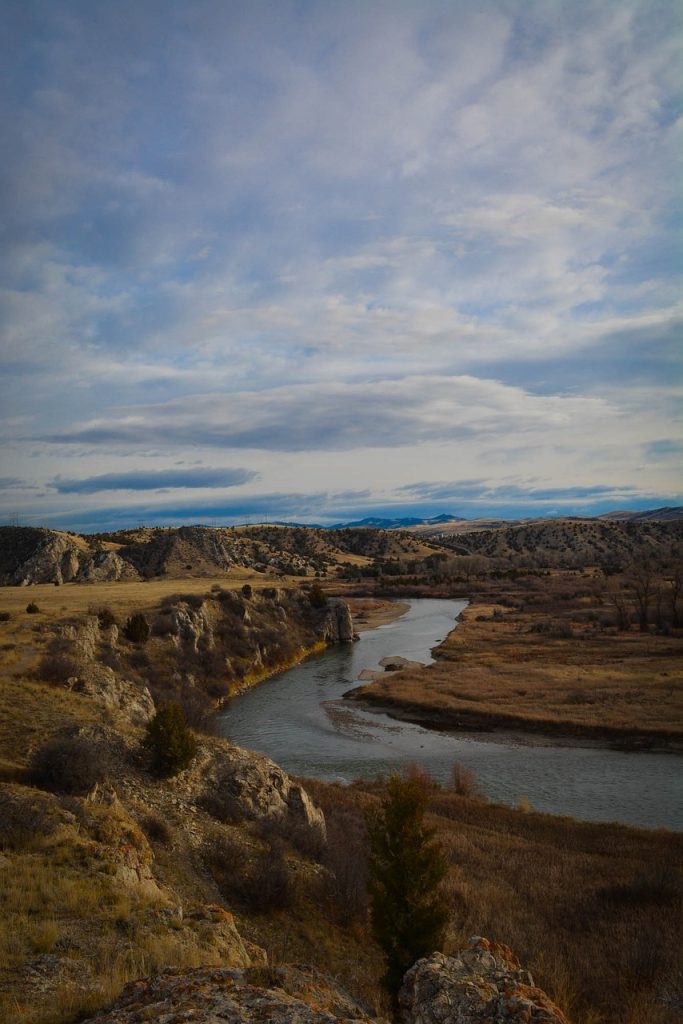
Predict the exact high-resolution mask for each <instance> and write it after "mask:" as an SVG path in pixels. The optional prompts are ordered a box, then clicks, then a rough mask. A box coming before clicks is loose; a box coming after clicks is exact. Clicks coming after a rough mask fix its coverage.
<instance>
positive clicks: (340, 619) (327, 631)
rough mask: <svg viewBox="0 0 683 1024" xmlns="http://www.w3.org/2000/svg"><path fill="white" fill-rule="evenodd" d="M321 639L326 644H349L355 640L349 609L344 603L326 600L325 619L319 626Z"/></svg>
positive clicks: (332, 599) (330, 599)
mask: <svg viewBox="0 0 683 1024" xmlns="http://www.w3.org/2000/svg"><path fill="white" fill-rule="evenodd" d="M321 634H322V639H323V640H325V641H326V642H327V643H328V644H334V643H350V642H351V641H352V640H355V639H357V637H356V634H355V633H354V631H353V619H352V618H351V609H350V608H349V606H348V604H347V603H346V601H342V600H340V599H339V598H328V602H327V609H326V614H325V618H324V619H323V622H322V626H321Z"/></svg>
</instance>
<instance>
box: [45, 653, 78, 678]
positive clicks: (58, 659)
mask: <svg viewBox="0 0 683 1024" xmlns="http://www.w3.org/2000/svg"><path fill="white" fill-rule="evenodd" d="M78 670H79V665H78V662H77V661H76V659H75V658H71V657H69V655H68V654H46V655H44V656H43V657H42V658H41V660H40V664H39V665H38V669H37V672H36V675H37V676H38V679H41V680H42V681H43V682H46V683H65V682H66V681H67V680H68V679H71V678H72V677H73V676H77V675H78Z"/></svg>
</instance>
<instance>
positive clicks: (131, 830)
mask: <svg viewBox="0 0 683 1024" xmlns="http://www.w3.org/2000/svg"><path fill="white" fill-rule="evenodd" d="M79 814H80V818H81V822H82V824H83V826H84V827H85V828H86V829H87V831H88V832H89V833H90V834H91V835H92V836H93V838H95V839H96V840H97V841H98V842H99V843H101V844H102V848H103V851H106V852H105V853H103V855H104V856H105V857H106V860H107V862H108V864H109V865H110V866H111V870H112V872H113V874H112V876H111V877H113V878H114V879H115V880H116V881H117V882H118V883H119V884H120V885H122V886H123V887H124V888H126V889H132V890H134V891H135V892H137V893H138V894H139V895H141V896H144V897H145V898H147V899H155V898H160V897H161V890H160V889H159V886H158V885H157V883H156V881H155V879H154V876H153V875H152V861H153V860H154V855H153V853H152V849H151V847H150V845H149V843H148V842H147V839H146V837H145V836H144V834H143V833H142V831H141V830H140V828H139V827H138V826H137V825H136V823H135V822H134V821H133V819H132V818H131V817H130V815H129V814H128V812H127V811H126V809H125V808H124V806H123V804H122V803H121V801H120V800H119V798H118V796H117V793H116V790H115V789H114V788H113V786H111V785H107V784H104V785H96V786H95V788H94V789H93V791H92V792H91V793H90V794H89V795H88V796H87V797H86V798H85V800H84V801H83V804H82V805H80V806H79Z"/></svg>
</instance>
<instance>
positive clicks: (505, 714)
mask: <svg viewBox="0 0 683 1024" xmlns="http://www.w3.org/2000/svg"><path fill="white" fill-rule="evenodd" d="M535 586H536V587H538V588H543V591H544V592H543V593H539V591H538V590H537V591H536V593H535V594H534V595H533V598H534V600H533V601H532V602H530V601H529V592H528V590H523V589H520V588H517V589H515V588H510V587H507V589H506V593H505V595H504V603H500V602H496V600H495V596H493V597H491V595H488V596H486V595H484V596H482V597H478V598H476V599H475V601H474V602H473V603H472V604H470V605H469V606H468V608H466V609H465V611H464V612H463V613H462V615H461V620H460V623H459V624H458V626H457V628H456V629H455V630H454V631H453V632H451V634H450V635H449V636H448V637H447V639H446V640H445V641H444V643H443V644H442V645H441V646H440V647H439V648H438V650H437V651H436V652H435V654H436V657H437V661H436V663H435V664H433V665H430V666H428V667H427V668H424V669H419V670H412V669H407V670H405V671H401V672H397V673H391V674H389V675H387V677H386V678H380V679H378V680H376V681H374V682H373V683H371V684H369V685H368V686H365V687H362V688H359V689H357V690H354V691H353V694H352V696H353V699H356V700H361V701H365V702H367V703H369V704H372V705H378V706H381V707H382V708H383V709H385V710H387V711H389V712H390V713H393V714H395V715H397V716H399V717H401V716H403V717H407V718H410V719H412V720H415V721H420V722H423V723H426V724H430V725H434V726H437V727H441V728H447V729H465V730H467V729H473V730H490V729H497V730H501V729H502V730H512V731H520V732H526V733H535V734H548V735H553V736H564V737H566V738H568V739H574V740H581V739H582V738H588V739H596V740H608V741H616V742H619V741H623V742H625V743H636V744H638V743H642V744H645V745H647V744H659V745H668V746H672V747H676V748H677V747H679V746H681V745H683V672H682V665H683V662H682V660H681V656H682V655H683V633H682V631H681V630H678V631H677V632H676V631H674V632H670V635H657V634H656V633H654V632H640V631H639V630H638V629H637V628H636V627H632V628H631V629H630V630H628V631H624V632H619V631H617V630H616V629H615V628H612V627H609V626H608V627H607V628H604V626H603V624H602V622H601V619H600V614H601V612H602V610H603V609H602V602H601V600H600V597H599V595H596V594H595V593H594V592H592V590H591V587H590V586H585V585H584V584H582V583H581V582H579V583H578V584H577V580H576V578H574V577H566V576H565V577H562V576H557V577H555V578H554V579H549V580H548V579H544V580H542V581H536V582H535ZM568 588H570V589H568ZM586 590H587V592H584V591H586Z"/></svg>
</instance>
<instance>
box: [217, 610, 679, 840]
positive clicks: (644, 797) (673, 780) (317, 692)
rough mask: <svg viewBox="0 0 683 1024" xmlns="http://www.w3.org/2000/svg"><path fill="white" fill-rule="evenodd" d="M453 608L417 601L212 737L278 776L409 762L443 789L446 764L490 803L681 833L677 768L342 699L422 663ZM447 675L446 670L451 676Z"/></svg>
mask: <svg viewBox="0 0 683 1024" xmlns="http://www.w3.org/2000/svg"><path fill="white" fill-rule="evenodd" d="M464 606H465V602H464V601H443V600H433V599H427V598H421V599H416V600H413V601H411V607H410V610H409V611H408V612H407V613H406V614H405V615H404V616H402V617H401V618H400V619H396V620H395V621H394V622H392V623H389V624H388V625H386V626H381V627H380V628H379V629H375V630H368V631H366V632H364V633H361V639H360V641H359V642H358V643H355V644H348V645H346V644H344V645H338V646H335V647H332V648H330V649H329V650H327V651H325V652H324V653H322V654H319V655H316V656H314V657H312V658H310V659H309V660H308V661H306V662H304V663H303V664H302V665H299V666H297V667H296V668H293V669H290V670H289V671H288V672H284V673H282V674H281V675H280V676H276V677H275V678H273V679H270V680H268V681H266V682H264V683H261V684H260V685H259V686H257V687H255V688H254V689H252V690H249V691H248V692H247V693H244V694H242V695H241V696H239V697H236V698H235V699H234V700H233V701H231V702H230V705H229V706H228V708H227V709H226V712H225V714H224V716H223V731H224V733H225V735H226V736H228V737H229V738H230V739H231V740H232V741H233V742H234V743H237V744H239V745H240V746H242V747H247V748H248V749H251V750H258V751H261V752H262V753H264V754H267V755H268V756H269V757H271V758H272V759H273V760H274V761H276V762H277V763H278V764H279V765H282V767H283V768H284V769H285V770H286V771H289V772H292V773H294V774H298V775H311V776H315V777H319V778H328V779H336V780H342V781H350V780H351V779H354V778H356V777H358V776H372V775H378V774H382V773H385V772H387V771H390V770H392V769H394V768H398V767H400V766H401V765H404V764H406V763H410V762H419V763H421V764H423V765H424V766H425V767H426V768H427V769H428V770H429V772H430V773H431V774H432V775H433V776H434V777H435V778H437V779H439V780H441V781H444V782H445V781H448V780H449V779H450V777H451V770H452V765H453V762H454V761H456V760H457V761H460V762H462V764H464V765H466V766H467V767H468V768H472V769H473V770H474V771H475V773H476V774H477V777H478V779H479V782H480V785H481V788H482V790H483V791H484V793H485V794H486V795H487V796H488V797H489V798H491V799H492V800H497V801H500V802H504V803H508V804H516V803H517V802H518V801H519V800H520V799H521V798H522V797H526V798H527V799H528V800H529V801H530V803H531V805H532V807H534V808H535V809H536V810H541V811H550V812H552V813H555V814H569V815H572V816H573V817H578V818H585V819H589V820H594V821H613V820H617V821H625V822H628V823H630V824H634V825H644V826H648V827H658V826H668V827H669V828H675V829H683V779H682V776H681V771H680V759H679V758H678V757H676V756H674V755H667V754H624V753H620V752H618V751H611V750H604V749H599V748H575V747H553V746H547V747H546V746H544V747H539V746H526V745H524V744H522V743H513V742H506V743H498V742H491V741H490V740H482V739H475V738H473V737H471V736H467V735H452V734H444V733H438V732H434V731H432V730H427V729H423V728H422V727H420V726H417V725H410V724H408V723H403V722H397V721H395V720H394V719H391V718H389V717H388V716H387V715H383V714H375V713H372V712H367V711H363V710H361V709H359V708H358V707H357V705H355V704H352V703H350V702H348V701H342V700H341V696H342V694H343V693H345V692H346V690H348V689H350V687H351V686H353V685H354V684H355V683H356V681H357V679H358V676H359V674H360V672H361V671H362V670H363V669H364V668H376V667H378V665H379V661H380V659H382V658H385V657H387V656H388V655H401V656H403V657H405V658H409V659H411V660H414V661H422V662H429V661H431V660H432V659H431V655H430V651H431V649H432V648H433V647H434V646H436V645H437V644H438V643H440V642H441V641H442V640H443V639H444V637H445V636H446V635H447V634H448V633H449V632H450V630H451V629H452V628H453V626H454V622H455V618H456V616H457V615H458V613H459V612H460V611H461V610H462V608H463V607H464ZM454 671H455V670H454Z"/></svg>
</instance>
